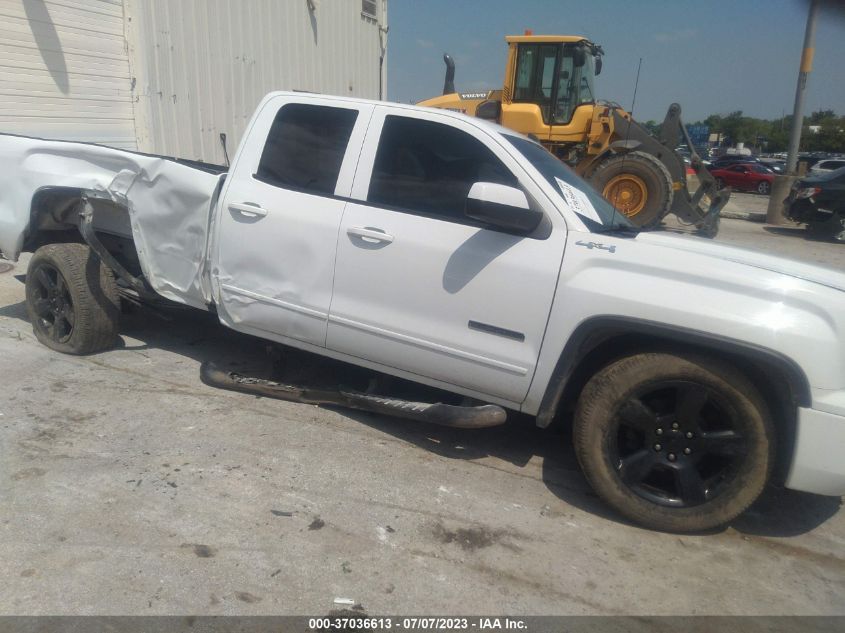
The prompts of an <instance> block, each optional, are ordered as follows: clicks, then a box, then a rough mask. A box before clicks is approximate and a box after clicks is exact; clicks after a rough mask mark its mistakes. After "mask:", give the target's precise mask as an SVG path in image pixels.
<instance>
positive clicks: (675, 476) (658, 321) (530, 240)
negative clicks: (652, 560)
mask: <svg viewBox="0 0 845 633" xmlns="http://www.w3.org/2000/svg"><path fill="white" fill-rule="evenodd" d="M0 250H1V251H2V253H3V255H4V256H5V257H6V258H9V259H12V260H17V258H18V256H19V254H20V253H21V252H22V251H32V252H34V255H33V256H32V258H31V260H30V263H29V268H28V271H27V276H26V301H27V307H28V311H29V315H30V317H31V320H32V324H33V329H34V331H35V334H36V336H37V337H38V339H39V340H40V341H42V342H43V343H44V344H45V345H47V346H48V347H51V348H52V349H55V350H58V351H61V352H67V353H73V354H86V353H93V352H98V351H102V350H105V349H107V348H108V347H109V346H111V345H112V344H113V342H114V341H115V339H116V336H117V332H118V317H119V308H118V291H119V287H121V288H122V289H123V291H124V292H136V293H137V294H139V295H141V296H142V297H146V296H150V297H152V296H156V297H164V298H166V299H169V300H171V301H175V302H179V303H183V304H187V305H190V306H194V307H196V308H199V309H203V310H210V311H215V312H216V313H217V314H218V315H219V319H220V321H221V322H222V323H223V324H225V325H226V326H228V327H230V328H232V329H235V330H238V331H240V332H245V333H248V334H252V335H255V336H259V337H262V338H265V339H269V340H271V341H275V342H277V343H281V344H283V345H286V346H291V347H294V348H299V349H302V350H306V351H309V352H314V353H316V354H321V355H324V356H328V357H331V358H334V359H338V360H342V361H346V362H348V363H352V364H355V365H358V366H360V367H364V368H367V369H368V370H373V371H377V372H380V373H382V374H387V375H392V376H398V377H400V378H404V379H407V380H411V381H415V382H418V383H423V384H425V385H428V386H430V387H436V388H438V389H442V390H445V391H448V392H450V393H451V394H458V395H459V396H460V397H462V398H464V400H463V401H456V403H453V404H448V403H441V404H437V403H435V404H423V403H414V402H406V401H404V400H399V399H397V398H395V397H391V396H390V395H389V394H378V395H375V394H373V393H367V392H365V391H363V390H362V391H361V392H353V391H349V390H347V391H343V390H338V391H337V392H336V393H334V395H332V394H327V393H325V392H319V393H315V392H312V391H309V389H308V388H307V387H306V388H294V387H291V386H288V385H280V384H276V383H270V382H267V381H264V382H262V381H255V380H250V379H247V378H244V377H240V376H237V375H234V374H228V375H222V376H221V374H222V372H219V371H216V370H214V369H213V368H212V369H208V368H207V371H206V378H207V379H209V380H210V381H211V382H214V381H218V382H220V383H226V382H227V381H228V385H225V384H224V386H229V387H232V388H241V389H244V390H250V389H252V390H264V392H267V393H269V394H270V395H277V396H280V397H288V398H291V399H300V400H303V401H312V402H313V401H317V402H319V401H338V402H343V403H346V404H349V405H350V406H359V407H363V408H371V409H373V410H382V411H388V412H391V411H394V412H396V413H397V414H399V415H405V416H406V417H412V418H413V417H415V418H417V419H422V420H428V421H435V422H438V423H441V424H452V425H455V426H470V427H471V426H485V425H493V424H500V423H502V422H503V421H504V419H505V411H506V410H514V411H521V412H524V413H527V414H530V415H533V416H536V421H537V424H538V425H540V426H547V425H549V424H550V423H551V422H552V421H553V420H555V419H559V420H561V421H562V422H564V423H567V424H568V423H571V424H572V427H573V433H572V435H573V437H574V441H575V448H576V452H577V455H578V459H579V460H580V463H581V465H582V467H583V470H584V472H585V474H586V476H587V478H588V479H589V481H590V483H591V484H592V485H593V487H594V488H595V490H596V491H597V492H598V493H599V494H600V495H601V496H602V497H603V498H604V499H605V500H606V501H607V502H608V503H609V504H610V505H612V506H613V507H614V508H616V509H617V510H618V511H619V512H621V513H622V514H624V515H625V516H627V517H629V518H630V519H633V520H634V521H636V522H639V523H641V524H644V525H646V526H650V527H653V528H657V529H664V530H672V531H697V530H704V529H708V528H711V527H714V526H718V525H722V524H724V523H726V522H728V521H730V520H732V519H733V518H735V517H736V516H737V515H739V514H740V513H741V512H743V511H744V510H745V509H746V508H747V507H748V506H749V505H750V504H751V503H752V502H753V501H754V500H755V499H756V498H757V496H758V495H759V494H760V493H761V491H762V490H763V488H764V486H765V484H766V483H767V482H768V481H770V480H775V481H776V482H779V483H785V485H786V486H787V487H789V488H794V489H797V490H806V491H811V492H815V493H820V494H828V495H841V494H843V493H845V275H843V274H842V273H841V272H837V271H833V270H828V269H824V268H819V267H814V266H810V265H806V264H800V263H797V262H793V261H789V260H784V259H781V258H779V257H777V256H776V254H770V255H765V254H757V253H753V252H750V251H745V250H740V249H735V248H728V247H725V246H721V245H719V244H715V243H713V242H711V241H707V240H702V239H698V238H694V237H688V236H686V237H685V236H677V235H671V234H667V233H662V234H660V233H637V231H636V230H634V229H633V227H632V226H631V224H630V223H629V222H628V221H627V220H626V219H625V218H624V217H623V216H621V215H620V214H619V213H618V212H616V211H615V210H614V209H613V208H612V207H610V206H609V205H608V204H607V203H606V202H605V201H604V200H603V199H601V198H600V197H599V196H597V195H596V194H594V193H593V192H592V190H591V189H590V187H589V186H588V185H586V184H585V183H584V182H583V181H581V180H580V179H579V178H578V177H577V176H575V175H574V174H573V173H572V172H571V171H570V170H569V169H568V168H567V167H565V166H564V165H563V164H562V163H560V162H559V161H557V160H555V159H554V158H553V157H552V156H551V155H550V154H548V153H547V152H546V151H545V150H544V149H543V148H542V147H541V146H540V145H538V144H537V143H535V142H533V141H532V140H529V139H527V138H525V137H522V136H519V135H517V134H515V133H513V132H511V131H509V130H506V129H504V128H501V127H498V126H495V125H492V124H489V123H486V122H484V121H482V120H479V119H475V118H468V117H465V116H462V115H460V114H456V113H452V112H447V111H443V110H431V109H426V108H418V107H412V106H405V105H398V104H391V103H377V102H370V101H363V100H357V99H348V98H339V97H338V98H335V97H327V96H318V95H305V94H300V93H296V94H294V93H282V92H279V93H273V94H270V95H268V96H267V97H266V98H265V99H264V100H263V101H262V103H261V104H260V105H259V107H258V109H257V111H256V113H255V115H254V117H253V119H252V121H251V123H250V124H249V126H248V128H247V132H246V134H245V136H244V139H243V141H242V142H241V144H240V147H239V149H238V151H237V155H236V156H235V159H234V161H233V162H232V164H231V168H230V169H228V171H227V170H226V169H225V168H219V169H217V168H213V167H209V166H203V165H197V164H186V163H185V162H180V161H176V160H173V159H168V158H163V157H158V156H148V155H143V154H137V153H132V152H125V151H120V150H115V149H110V148H104V147H100V146H95V145H86V144H80V143H66V142H59V141H45V140H39V139H32V138H23V137H15V136H8V135H4V136H0ZM274 392H275V393H274ZM333 399H334V400H333Z"/></svg>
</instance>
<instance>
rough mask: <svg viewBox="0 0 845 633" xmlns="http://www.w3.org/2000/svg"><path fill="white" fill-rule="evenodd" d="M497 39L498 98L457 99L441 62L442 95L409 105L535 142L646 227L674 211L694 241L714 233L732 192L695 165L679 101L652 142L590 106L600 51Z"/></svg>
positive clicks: (608, 108) (627, 120)
mask: <svg viewBox="0 0 845 633" xmlns="http://www.w3.org/2000/svg"><path fill="white" fill-rule="evenodd" d="M505 40H506V41H507V43H508V62H507V68H506V70H505V82H504V87H503V88H502V89H501V90H491V91H489V92H475V93H458V92H456V91H455V83H454V79H455V64H454V62H453V61H452V58H451V57H449V56H448V55H444V56H443V59H444V61H445V62H446V81H445V84H444V86H443V95H442V96H439V97H435V98H433V99H428V100H426V101H422V102H420V103H419V104H417V105H423V106H430V107H434V108H445V109H448V110H455V111H458V112H463V113H466V114H469V115H472V116H478V117H481V118H484V119H489V120H492V121H496V122H497V123H500V124H501V125H504V126H505V127H508V128H510V129H512V130H515V131H517V132H521V133H522V134H527V135H530V136H532V137H534V138H536V139H537V140H538V141H540V142H541V143H542V144H543V145H544V146H545V147H546V148H547V149H548V150H549V151H550V152H552V154H554V155H555V156H557V157H558V158H559V159H560V160H562V161H563V162H565V163H567V164H568V165H570V166H571V167H572V168H573V169H575V171H576V172H577V173H578V174H580V175H581V176H583V177H584V178H585V179H586V180H587V181H588V182H590V183H591V184H592V185H593V187H595V188H596V190H598V192H599V193H601V194H602V195H603V196H604V197H605V198H607V200H608V201H610V203H611V204H613V205H614V206H615V207H616V208H617V209H618V210H619V211H620V212H621V213H624V214H625V215H626V216H627V217H628V219H629V220H631V221H632V222H634V224H636V225H638V226H640V227H642V228H644V229H649V228H654V227H656V226H657V225H659V224H660V222H661V220H662V219H663V218H664V217H665V216H666V215H667V214H668V213H674V214H675V215H676V216H678V218H679V219H680V220H681V221H682V222H684V223H686V224H692V225H694V226H695V227H696V228H697V229H699V232H700V233H701V234H702V235H705V236H708V237H713V236H715V235H716V233H717V232H718V230H719V212H720V211H721V209H722V207H723V206H724V205H725V203H727V201H728V198H729V197H730V192H729V190H725V189H722V190H719V188H718V187H717V185H716V181H715V179H714V178H713V177H712V176H711V175H710V173H709V172H708V171H707V169H705V167H704V165H703V164H702V163H701V158H700V157H699V156H698V154H696V152H695V148H694V147H693V144H692V142H691V141H690V138H689V135H688V134H687V131H686V128H685V127H684V125H683V123H682V122H681V107H680V106H679V105H678V104H677V103H673V104H672V105H671V106H670V107H669V111H668V113H667V114H666V119H665V120H664V121H663V126H662V128H661V132H660V138H655V137H654V136H652V135H651V134H650V133H649V132H648V130H646V129H645V128H644V127H643V126H642V125H640V124H639V123H637V122H636V121H634V119H633V117H632V116H631V115H630V114H629V113H628V112H626V111H625V110H624V109H623V108H622V107H621V106H619V105H618V104H615V103H610V102H605V101H598V100H597V99H596V96H595V89H594V79H595V76H596V75H598V74H599V73H600V72H601V67H602V55H603V53H604V52H603V51H602V48H601V46H598V45H597V44H594V43H593V42H591V41H589V40H588V39H586V38H584V37H579V36H572V35H530V34H526V35H519V36H508V37H506V38H505ZM681 143H686V144H687V145H688V146H689V148H690V153H691V155H692V159H691V166H692V169H693V170H694V171H695V173H696V176H697V177H698V181H699V183H700V185H699V187H698V189H697V190H696V192H695V193H694V194H690V192H689V189H688V188H687V170H686V166H685V165H684V162H683V160H682V159H681V158H680V157H679V156H678V154H676V153H675V151H674V148H675V147H677V146H678V145H680V144H681ZM705 195H706V196H707V198H708V201H709V204H706V206H705V201H704V196H705Z"/></svg>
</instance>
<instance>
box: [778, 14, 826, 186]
mask: <svg viewBox="0 0 845 633" xmlns="http://www.w3.org/2000/svg"><path fill="white" fill-rule="evenodd" d="M818 15H819V0H811V2H810V12H809V13H808V15H807V28H806V29H805V30H804V51H803V52H802V53H801V68H800V70H799V72H798V86H797V87H796V88H795V107H794V108H792V130H791V131H790V133H789V150H788V151H787V155H786V171H787V173H789V174H795V170H796V168H797V167H798V146H799V145H800V144H801V128H802V127H803V125H804V112H803V111H804V93H805V92H806V90H807V79H808V78H809V76H810V71H811V70H812V69H813V55H814V54H815V52H816V19H817V18H818Z"/></svg>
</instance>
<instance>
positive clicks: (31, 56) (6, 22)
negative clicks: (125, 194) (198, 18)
mask: <svg viewBox="0 0 845 633" xmlns="http://www.w3.org/2000/svg"><path fill="white" fill-rule="evenodd" d="M0 132H11V133H14V134H24V135H27V136H40V137H46V138H58V139H67V140H82V141H93V142H97V143H104V144H106V145H112V146H115V147H123V148H128V149H135V146H136V143H135V128H134V122H133V113H132V93H131V79H130V74H129V58H128V54H127V50H126V42H125V39H124V23H123V2H122V0H0Z"/></svg>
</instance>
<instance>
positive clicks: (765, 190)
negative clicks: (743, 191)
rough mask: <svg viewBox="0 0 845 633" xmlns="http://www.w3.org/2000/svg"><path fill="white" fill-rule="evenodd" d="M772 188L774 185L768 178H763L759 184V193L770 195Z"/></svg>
mask: <svg viewBox="0 0 845 633" xmlns="http://www.w3.org/2000/svg"><path fill="white" fill-rule="evenodd" d="M771 190H772V185H770V184H769V182H768V181H766V180H761V181H760V182H759V184H758V185H757V193H762V194H763V195H764V196H768V195H769V192H770V191H771Z"/></svg>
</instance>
